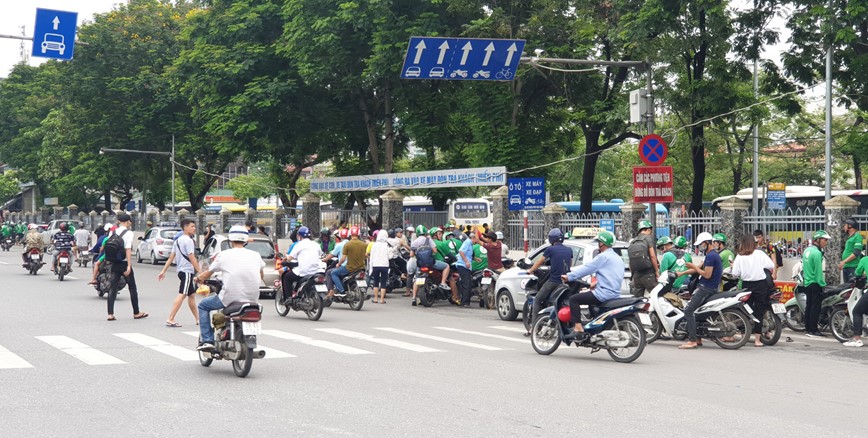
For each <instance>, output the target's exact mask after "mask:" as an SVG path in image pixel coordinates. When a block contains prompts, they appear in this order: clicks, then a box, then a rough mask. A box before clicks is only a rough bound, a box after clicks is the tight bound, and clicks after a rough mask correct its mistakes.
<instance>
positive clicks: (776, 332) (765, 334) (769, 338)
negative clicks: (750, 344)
mask: <svg viewBox="0 0 868 438" xmlns="http://www.w3.org/2000/svg"><path fill="white" fill-rule="evenodd" d="M762 322H763V329H762V330H763V331H762V334H760V342H762V343H763V345H769V346H771V345H775V344H777V343H778V340H780V339H781V329H782V328H783V325H784V324H783V323H782V322H781V320H780V319H778V317H777V315H775V312H772V311H771V310H766V312H765V313H764V314H763V321H762ZM769 333H771V335H769Z"/></svg>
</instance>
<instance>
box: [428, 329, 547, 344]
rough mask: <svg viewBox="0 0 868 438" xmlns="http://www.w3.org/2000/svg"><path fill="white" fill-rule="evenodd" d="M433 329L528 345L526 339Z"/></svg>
mask: <svg viewBox="0 0 868 438" xmlns="http://www.w3.org/2000/svg"><path fill="white" fill-rule="evenodd" d="M434 328H435V329H437V330H447V331H450V332H455V333H464V334H467V335H475V336H484V337H486V338H493V339H500V340H502V341H509V342H518V343H519V344H525V345H527V344H529V343H530V342H529V341H528V340H527V339H520V338H511V337H509V336H501V335H492V334H488V333H483V332H475V331H472V330H461V329H456V328H452V327H434ZM522 333H524V332H523V331H522Z"/></svg>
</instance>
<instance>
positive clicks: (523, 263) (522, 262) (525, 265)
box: [515, 257, 533, 269]
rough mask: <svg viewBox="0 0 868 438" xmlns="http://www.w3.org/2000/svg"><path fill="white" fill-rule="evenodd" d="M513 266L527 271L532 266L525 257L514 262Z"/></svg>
mask: <svg viewBox="0 0 868 438" xmlns="http://www.w3.org/2000/svg"><path fill="white" fill-rule="evenodd" d="M515 265H516V266H518V267H519V268H521V269H528V268H530V267H531V266H533V263H531V262H530V259H529V258H527V257H525V258H523V259H521V260H519V261H518V262H516V264H515Z"/></svg>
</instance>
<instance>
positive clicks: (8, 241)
mask: <svg viewBox="0 0 868 438" xmlns="http://www.w3.org/2000/svg"><path fill="white" fill-rule="evenodd" d="M0 246H2V247H3V251H7V252H8V251H9V249H10V248H12V247H13V246H15V239H13V238H12V236H9V237H4V238H3V240H2V241H0Z"/></svg>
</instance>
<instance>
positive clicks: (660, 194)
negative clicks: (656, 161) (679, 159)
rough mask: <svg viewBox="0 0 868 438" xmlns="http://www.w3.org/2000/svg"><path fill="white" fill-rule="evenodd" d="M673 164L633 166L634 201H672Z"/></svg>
mask: <svg viewBox="0 0 868 438" xmlns="http://www.w3.org/2000/svg"><path fill="white" fill-rule="evenodd" d="M672 182H673V179H672V167H671V166H654V167H652V166H635V167H633V202H640V203H650V202H658V203H662V202H672V201H673V200H674V196H673V193H672Z"/></svg>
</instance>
